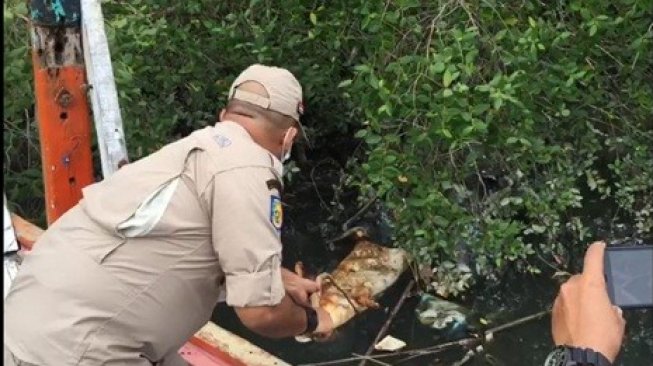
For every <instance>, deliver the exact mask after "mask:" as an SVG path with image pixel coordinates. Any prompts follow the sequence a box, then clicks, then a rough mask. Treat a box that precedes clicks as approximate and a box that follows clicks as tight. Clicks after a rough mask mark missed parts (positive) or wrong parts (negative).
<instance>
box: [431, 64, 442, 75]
mask: <svg viewBox="0 0 653 366" xmlns="http://www.w3.org/2000/svg"><path fill="white" fill-rule="evenodd" d="M442 71H444V62H442V61H438V62H436V63H435V64H434V65H433V72H435V73H438V74H439V73H441V72H442Z"/></svg>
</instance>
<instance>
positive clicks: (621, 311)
mask: <svg viewBox="0 0 653 366" xmlns="http://www.w3.org/2000/svg"><path fill="white" fill-rule="evenodd" d="M612 308H613V309H614V312H615V313H617V317H618V318H619V319H621V320H624V312H623V310H621V308H620V307H618V306H616V305H612Z"/></svg>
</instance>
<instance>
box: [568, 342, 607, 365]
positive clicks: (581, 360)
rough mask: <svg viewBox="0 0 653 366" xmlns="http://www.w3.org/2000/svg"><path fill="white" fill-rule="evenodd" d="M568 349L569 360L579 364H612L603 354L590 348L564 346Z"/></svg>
mask: <svg viewBox="0 0 653 366" xmlns="http://www.w3.org/2000/svg"><path fill="white" fill-rule="evenodd" d="M566 348H567V350H569V355H570V360H571V361H574V362H575V364H576V365H579V366H581V365H582V366H585V365H587V366H590V365H591V366H612V362H610V361H609V360H608V359H607V358H606V357H605V356H603V355H602V354H601V353H600V352H596V351H594V350H593V349H591V348H578V347H568V346H567V347H566Z"/></svg>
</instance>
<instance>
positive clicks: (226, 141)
mask: <svg viewBox="0 0 653 366" xmlns="http://www.w3.org/2000/svg"><path fill="white" fill-rule="evenodd" d="M213 139H214V140H215V142H216V143H217V144H218V146H220V147H228V146H229V145H231V139H230V138H229V137H227V136H224V135H215V136H213Z"/></svg>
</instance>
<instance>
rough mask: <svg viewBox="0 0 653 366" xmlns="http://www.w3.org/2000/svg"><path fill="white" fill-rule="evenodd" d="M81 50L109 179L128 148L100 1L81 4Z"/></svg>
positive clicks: (101, 150) (82, 1)
mask: <svg viewBox="0 0 653 366" xmlns="http://www.w3.org/2000/svg"><path fill="white" fill-rule="evenodd" d="M81 11H82V47H83V49H84V64H85V67H86V76H87V79H88V83H89V84H90V90H89V96H90V99H91V107H92V108H93V119H94V120H95V129H96V133H97V140H98V148H99V149H100V159H101V161H102V175H103V176H104V178H106V177H108V176H110V175H111V174H113V172H115V171H116V170H118V168H119V167H120V166H121V165H122V164H124V163H127V162H128V161H129V160H128V158H127V146H126V143H125V133H124V131H123V128H122V117H121V116H120V106H119V104H118V92H117V91H116V83H115V80H114V77H113V68H112V66H111V54H110V53H109V44H108V42H107V36H106V34H105V32H104V17H103V16H102V7H101V5H100V1H99V0H81Z"/></svg>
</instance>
